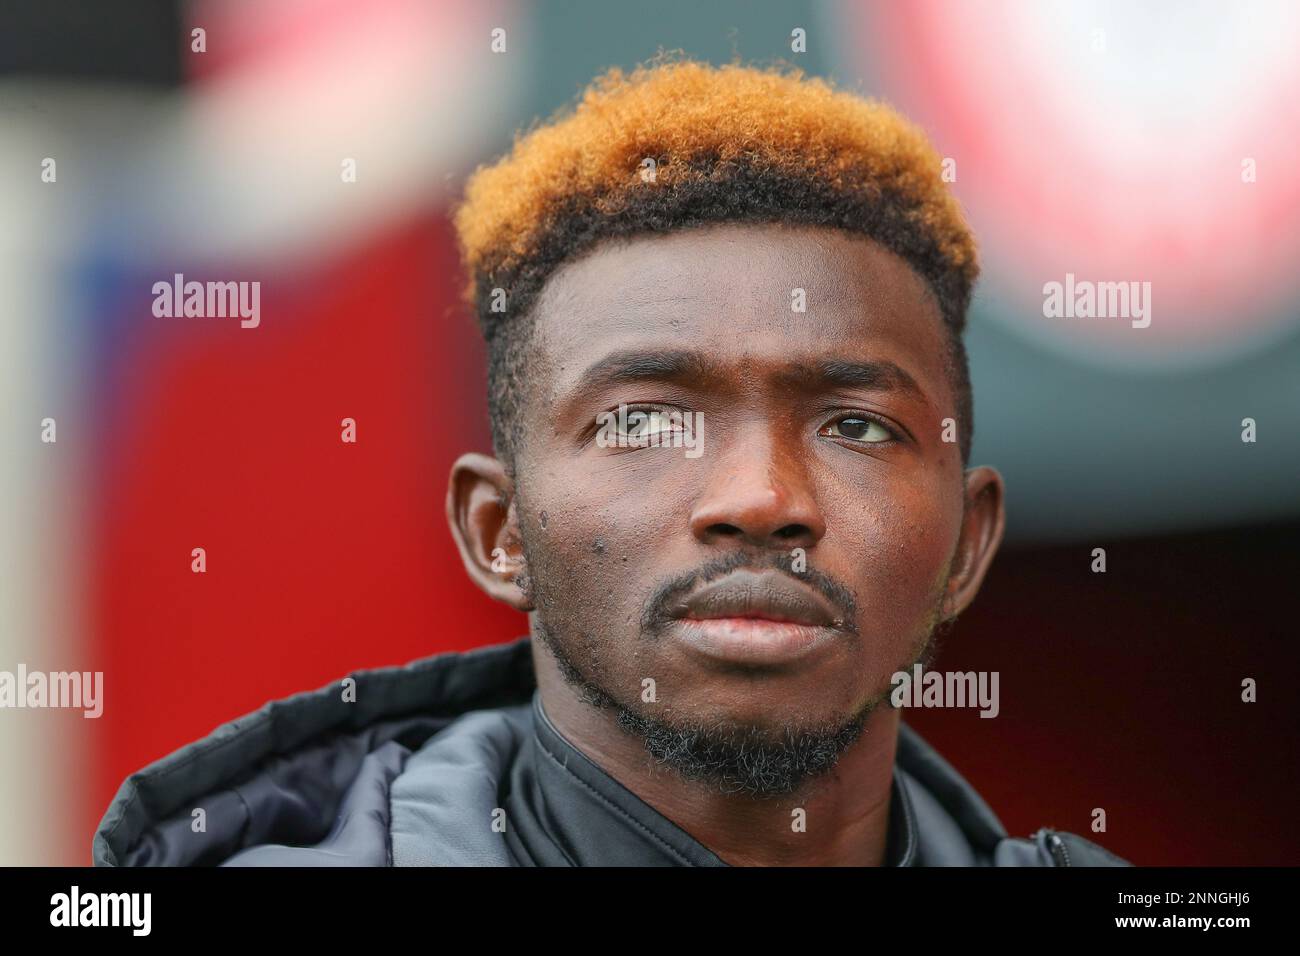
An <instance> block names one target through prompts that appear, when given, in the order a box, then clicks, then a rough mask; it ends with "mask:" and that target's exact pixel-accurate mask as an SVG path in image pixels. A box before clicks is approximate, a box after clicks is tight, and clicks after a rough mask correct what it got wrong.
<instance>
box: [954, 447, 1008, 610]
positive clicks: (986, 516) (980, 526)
mask: <svg viewBox="0 0 1300 956" xmlns="http://www.w3.org/2000/svg"><path fill="white" fill-rule="evenodd" d="M965 479H966V491H965V502H964V503H965V511H964V513H963V516H962V525H961V537H960V538H959V539H958V541H957V550H956V552H955V553H954V555H953V563H952V568H951V571H950V576H949V578H948V590H947V594H945V596H944V608H943V618H944V620H945V621H946V620H950V619H952V618H955V617H956V616H957V615H958V614H961V613H962V612H963V611H964V610H966V608H967V607H969V606H970V603H971V602H972V601H973V600H975V595H976V594H977V593H978V592H979V589H980V585H981V584H982V583H983V582H984V574H985V572H986V571H988V569H989V565H991V564H992V563H993V556H994V555H995V554H997V551H998V545H1000V544H1001V543H1002V531H1003V527H1004V526H1005V524H1006V514H1005V511H1004V509H1003V497H1004V494H1003V492H1004V485H1003V481H1002V476H1001V475H1000V474H998V472H997V470H996V469H994V468H990V467H989V466H987V465H981V466H980V467H978V468H971V469H969V470H967V472H966V474H965Z"/></svg>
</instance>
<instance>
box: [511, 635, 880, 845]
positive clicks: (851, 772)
mask: <svg viewBox="0 0 1300 956" xmlns="http://www.w3.org/2000/svg"><path fill="white" fill-rule="evenodd" d="M533 662H534V669H535V671H536V674H537V686H538V689H539V690H540V692H541V698H542V706H543V707H544V708H545V709H546V714H547V716H548V717H549V718H550V719H551V722H552V723H553V724H554V725H555V728H556V729H557V730H558V731H559V732H560V733H561V734H562V735H563V736H564V737H565V739H567V740H568V741H569V742H570V743H571V744H573V746H575V747H577V748H578V749H579V750H580V751H582V752H583V753H584V754H586V755H587V756H588V757H589V758H590V759H591V760H592V761H593V762H595V763H596V765H597V766H599V767H600V768H601V769H602V770H604V771H605V773H607V774H609V775H610V776H611V777H613V778H614V779H615V780H617V781H618V782H619V783H621V784H622V785H623V786H625V787H627V789H628V790H630V791H632V792H633V793H634V794H636V795H637V797H639V798H640V799H641V800H643V801H644V802H645V803H647V804H649V805H650V806H651V807H653V808H654V809H655V810H656V811H658V812H659V813H661V814H662V815H663V816H665V817H667V818H668V819H669V820H671V821H672V822H673V823H675V824H676V825H677V826H679V827H681V828H682V829H683V830H685V831H686V832H687V833H689V834H690V835H691V836H692V837H694V838H695V839H696V840H698V841H699V842H700V843H702V844H703V845H704V846H706V847H708V848H709V849H710V850H712V851H713V852H714V853H715V854H717V855H718V857H719V858H721V859H722V860H724V861H725V862H727V863H729V864H731V865H732V866H881V865H883V864H884V862H885V847H886V841H887V838H888V833H889V806H890V795H891V792H892V784H893V773H894V751H895V747H896V745H897V742H898V720H899V713H898V711H897V710H895V709H893V708H891V707H887V706H881V707H879V708H877V709H876V711H875V712H874V713H873V714H872V715H871V717H870V718H869V719H868V721H867V723H866V725H865V727H864V728H863V731H862V734H861V735H860V736H859V737H858V739H857V740H855V741H854V742H853V744H852V745H851V746H850V747H849V748H848V749H847V750H846V751H845V752H844V754H843V755H842V756H841V757H840V759H839V761H838V762H837V763H836V765H835V767H834V768H832V770H831V771H830V772H828V773H826V774H823V775H822V776H820V777H818V778H816V779H814V780H810V781H808V782H807V783H805V784H804V785H803V786H802V787H800V788H799V789H798V790H797V791H795V792H794V793H791V794H786V795H783V796H781V797H771V798H766V799H763V798H757V797H753V796H748V795H744V794H726V793H719V792H718V791H717V790H714V789H711V788H710V787H709V785H708V784H707V783H706V782H702V781H694V780H686V779H685V778H683V777H681V776H680V775H678V774H676V773H674V772H672V771H671V770H668V769H666V768H664V767H663V766H661V765H660V764H658V763H657V762H656V761H655V760H654V758H652V757H651V756H650V755H649V754H648V753H647V752H646V749H645V746H644V744H643V743H642V741H641V740H640V738H638V737H635V736H633V735H631V734H629V733H628V732H627V731H626V730H624V729H623V728H622V727H620V726H619V725H618V721H617V716H616V715H615V714H614V712H613V711H611V710H606V709H601V708H597V707H594V706H592V705H591V704H588V703H586V702H585V701H583V700H582V699H581V698H580V697H579V691H578V690H577V689H576V688H574V687H573V686H572V685H570V684H568V683H567V682H565V680H564V678H563V677H562V676H561V674H560V671H559V669H558V667H557V666H556V664H555V661H554V659H553V658H552V657H551V655H550V653H549V652H548V651H547V650H546V649H545V647H544V646H542V644H541V642H540V641H535V642H534V644H533ZM796 810H800V811H802V813H799V814H796V813H795V811H796ZM800 821H802V822H800Z"/></svg>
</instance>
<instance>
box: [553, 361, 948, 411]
mask: <svg viewBox="0 0 1300 956" xmlns="http://www.w3.org/2000/svg"><path fill="white" fill-rule="evenodd" d="M725 371H726V366H724V365H723V364H722V363H721V362H718V361H717V360H716V359H715V358H714V357H712V356H710V355H707V354H705V353H703V352H693V351H689V350H683V349H669V350H653V351H647V350H637V349H632V350H624V351H619V352H613V353H611V354H610V355H607V356H605V357H604V358H602V359H600V360H599V361H597V362H595V363H594V364H592V365H591V366H589V367H588V368H587V370H586V371H585V372H583V373H582V377H581V379H579V382H580V384H579V386H578V389H577V391H578V392H581V393H589V392H594V391H601V390H604V389H607V388H610V387H613V386H617V385H626V384H631V383H634V382H680V383H682V384H684V385H694V384H697V383H699V382H705V381H710V380H717V379H720V378H722V377H723V376H724V374H725ZM775 380H776V381H777V382H779V383H780V384H781V385H783V386H785V387H788V388H794V389H799V390H801V391H805V392H822V391H829V390H831V389H835V388H862V389H867V390H870V391H898V392H908V393H910V394H911V395H912V396H914V397H916V398H919V399H921V400H922V401H926V400H927V396H926V394H925V390H924V389H922V388H921V386H920V385H918V384H917V382H916V379H915V378H913V377H912V376H911V375H910V374H908V373H907V372H906V371H905V370H904V369H903V368H901V367H900V366H898V365H896V364H895V363H893V362H890V361H888V360H887V359H878V360H873V361H864V362H856V361H847V360H843V359H825V360H823V361H820V362H813V363H811V364H803V365H801V364H791V365H788V366H786V367H784V368H782V369H780V370H779V371H778V372H777V373H776V375H775Z"/></svg>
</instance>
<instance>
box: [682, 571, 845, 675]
mask: <svg viewBox="0 0 1300 956" xmlns="http://www.w3.org/2000/svg"><path fill="white" fill-rule="evenodd" d="M673 616H674V617H675V618H676V619H677V623H676V625H675V627H674V629H675V631H676V632H677V635H678V636H679V637H680V638H681V639H682V641H683V642H684V643H685V644H686V645H687V646H688V647H689V648H691V649H693V650H694V651H696V652H698V653H700V654H702V655H704V656H706V657H709V658H713V659H715V660H723V661H727V662H730V663H739V664H751V665H774V664H785V663H790V662H792V661H795V660H798V659H800V658H804V657H807V656H809V655H811V654H813V653H814V652H816V651H817V650H819V649H822V648H826V647H828V646H830V645H831V644H833V643H834V642H835V639H836V638H837V637H842V636H843V631H842V630H841V628H842V627H843V624H844V621H843V618H842V616H841V614H840V612H839V611H838V609H837V608H836V607H835V606H834V605H833V604H831V603H830V602H829V601H827V600H826V599H825V598H824V597H822V595H820V594H819V593H817V592H816V591H814V590H813V589H812V588H810V587H808V586H807V585H805V584H803V583H802V582H799V581H796V580H795V579H793V578H791V577H789V576H788V575H786V574H783V573H781V572H778V571H762V572H755V571H748V570H742V571H736V572H733V573H732V574H729V575H727V576H725V577H723V578H720V579H719V580H717V581H713V582H710V583H709V584H706V585H704V586H703V587H701V588H698V589H697V590H696V591H694V592H693V593H692V594H690V595H689V596H688V597H687V598H686V599H685V600H684V601H683V602H681V604H680V605H679V606H678V607H677V608H675V609H674V614H673Z"/></svg>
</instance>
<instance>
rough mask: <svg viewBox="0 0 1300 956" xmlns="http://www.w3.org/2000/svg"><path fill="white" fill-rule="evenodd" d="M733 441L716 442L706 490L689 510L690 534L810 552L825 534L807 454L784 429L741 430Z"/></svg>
mask: <svg viewBox="0 0 1300 956" xmlns="http://www.w3.org/2000/svg"><path fill="white" fill-rule="evenodd" d="M731 437H732V439H733V440H732V441H728V442H725V443H721V442H718V441H717V440H716V439H715V446H714V447H715V448H718V453H717V457H716V458H715V459H714V460H712V461H709V457H710V456H708V455H705V456H704V458H703V459H702V460H703V461H706V462H708V467H709V468H710V471H709V475H708V479H707V482H708V483H707V486H706V488H705V490H704V492H703V493H702V494H701V495H700V497H699V499H698V500H697V501H696V503H695V507H694V508H693V509H692V512H691V519H690V520H691V533H692V534H694V535H695V537H696V539H698V540H699V541H701V542H703V543H705V544H709V545H718V544H723V543H726V542H729V541H730V542H735V543H743V544H746V545H750V546H752V547H759V548H769V549H778V550H789V549H791V548H808V547H811V546H813V545H814V544H816V543H817V542H818V541H820V540H821V539H822V537H823V536H824V535H825V534H826V520H825V518H824V517H823V515H822V511H821V508H820V506H819V505H818V502H817V495H816V494H815V489H814V487H813V482H812V476H811V475H810V474H809V469H808V462H807V458H806V456H807V455H808V453H809V451H808V449H807V447H806V445H805V444H804V442H802V441H800V440H799V439H798V438H797V437H795V436H791V435H785V434H784V429H778V428H776V427H766V426H759V425H755V426H753V427H750V428H745V429H737V430H735V431H733V432H732V434H731Z"/></svg>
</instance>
